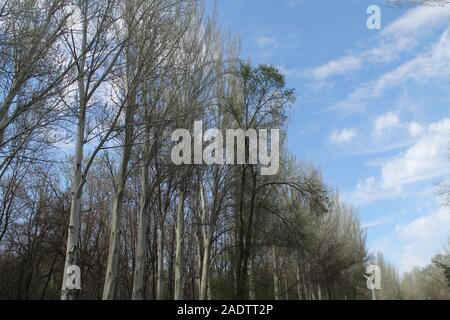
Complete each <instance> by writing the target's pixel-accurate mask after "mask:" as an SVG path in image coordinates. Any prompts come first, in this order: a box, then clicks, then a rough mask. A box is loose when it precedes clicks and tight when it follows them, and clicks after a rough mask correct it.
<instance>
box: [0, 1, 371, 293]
mask: <svg viewBox="0 0 450 320" xmlns="http://www.w3.org/2000/svg"><path fill="white" fill-rule="evenodd" d="M0 29H1V32H0V72H1V77H0V81H1V83H0V90H1V91H0V196H1V199H2V200H1V206H0V270H1V272H0V297H1V298H22V299H32V298H33V299H36V298H52V299H55V298H59V297H61V298H62V299H75V298H84V299H114V298H119V299H130V298H133V299H144V298H145V299H149V298H151V299H182V298H191V299H192V298H198V299H212V298H251V299H254V298H276V299H285V298H286V299H287V298H289V299H290V298H300V299H324V298H328V299H334V298H357V297H362V294H363V293H364V292H365V291H364V281H365V280H364V278H363V276H362V274H363V273H364V264H365V261H366V259H367V254H366V250H365V235H364V232H363V231H362V230H361V228H360V227H359V222H358V218H357V217H356V215H355V214H354V210H353V209H352V208H351V207H348V206H345V205H343V204H342V203H341V202H340V201H339V198H338V196H337V195H336V194H335V192H333V191H332V190H330V189H329V188H327V186H326V185H325V183H324V182H323V180H322V178H321V176H320V172H319V171H318V170H317V169H316V168H314V167H313V166H312V165H307V164H302V163H300V162H299V161H297V160H296V159H294V158H292V157H291V156H290V155H289V154H288V153H287V152H286V151H284V150H285V149H284V146H282V147H281V150H282V152H281V153H282V154H281V169H280V171H279V173H278V174H277V175H275V176H270V177H269V176H262V175H261V174H260V170H261V167H260V166H259V165H255V164H244V163H245V162H246V161H244V162H243V163H241V164H239V165H234V166H232V165H221V164H215V165H206V164H205V165H195V166H193V165H182V166H175V165H174V164H173V163H172V162H171V160H170V156H171V151H172V148H171V147H172V146H173V141H171V133H172V132H173V131H174V130H175V129H178V128H186V129H188V130H191V129H192V126H193V124H194V121H198V120H202V121H203V127H204V130H206V129H209V128H217V130H220V131H221V132H223V131H224V130H226V129H242V130H244V131H245V130H249V129H256V130H258V129H272V128H277V129H281V130H282V132H285V130H284V128H285V120H286V110H287V108H288V107H289V105H291V104H292V102H293V101H294V91H293V90H291V89H287V88H286V86H285V81H284V77H283V75H282V74H280V73H279V71H278V70H277V69H275V68H273V67H271V66H266V65H261V66H257V67H253V66H251V65H250V64H247V63H243V62H241V61H240V60H239V57H238V42H237V40H235V39H233V38H232V37H231V36H224V35H222V34H221V33H220V32H219V31H218V28H217V27H216V24H215V21H214V19H211V18H208V17H207V16H205V14H204V9H203V5H202V4H201V3H200V1H189V0H153V1H146V0H126V1H118V0H73V1H67V0H51V1H35V0H10V1H8V0H3V1H1V3H0ZM282 136H283V137H284V134H282ZM250 142H251V141H250V139H246V140H245V141H241V146H242V147H243V148H244V150H246V155H247V158H248V157H249V150H250V149H251V148H252V147H253V146H251V145H250ZM211 144H214V141H204V147H205V148H206V149H205V152H208V146H211ZM260 147H261V145H260ZM266 148H267V146H266ZM269 149H270V148H269ZM209 150H210V152H211V149H209ZM273 151H274V150H273ZM211 156H212V157H213V158H214V152H213V153H212V154H211ZM73 265H78V266H79V267H80V268H81V272H82V275H81V279H82V290H80V291H78V290H71V289H70V288H68V287H67V279H68V276H69V274H68V273H67V272H66V270H68V267H70V266H73ZM61 284H62V287H61Z"/></svg>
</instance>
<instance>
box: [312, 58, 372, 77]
mask: <svg viewBox="0 0 450 320" xmlns="http://www.w3.org/2000/svg"><path fill="white" fill-rule="evenodd" d="M362 63H363V61H362V60H361V59H360V58H358V57H355V56H347V57H343V58H340V59H337V60H333V61H330V62H328V63H326V64H324V65H322V66H319V67H317V68H314V69H311V70H309V71H307V72H306V75H307V76H308V77H311V78H313V79H315V80H324V79H326V78H329V77H331V76H335V75H342V74H346V73H348V72H351V71H355V70H358V69H360V68H361V65H362Z"/></svg>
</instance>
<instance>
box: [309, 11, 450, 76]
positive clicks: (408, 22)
mask: <svg viewBox="0 0 450 320" xmlns="http://www.w3.org/2000/svg"><path fill="white" fill-rule="evenodd" d="M449 19H450V7H449V6H445V7H426V6H421V7H417V8H414V9H411V10H409V11H407V12H406V13H405V14H404V15H403V16H401V17H400V18H398V19H397V20H395V21H394V22H392V23H391V24H389V25H388V26H387V27H386V28H385V29H384V30H383V31H382V32H381V36H379V37H378V38H375V39H374V40H375V43H376V45H375V46H373V47H372V48H370V49H367V50H363V51H361V52H359V53H355V54H352V55H347V56H345V57H342V58H337V59H335V60H332V61H330V62H327V63H325V64H323V65H321V66H319V67H316V68H314V69H311V70H309V72H307V73H306V74H307V75H308V76H309V77H312V78H314V79H315V80H324V79H327V78H329V77H332V76H336V75H345V74H347V73H348V72H353V71H356V70H359V69H361V68H362V67H363V65H364V62H371V63H380V62H389V61H392V60H394V59H396V58H398V56H399V55H400V54H401V53H403V52H405V51H408V50H411V49H413V48H414V47H416V46H417V45H418V44H419V43H420V41H421V39H422V38H426V36H427V35H428V34H429V33H430V32H431V31H432V30H433V29H435V28H436V27H438V26H441V25H443V24H445V23H448V21H449Z"/></svg>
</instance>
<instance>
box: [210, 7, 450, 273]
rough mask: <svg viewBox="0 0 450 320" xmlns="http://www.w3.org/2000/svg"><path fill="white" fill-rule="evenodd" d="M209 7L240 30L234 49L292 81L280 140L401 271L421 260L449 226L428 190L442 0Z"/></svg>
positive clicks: (442, 68) (436, 169)
mask: <svg viewBox="0 0 450 320" xmlns="http://www.w3.org/2000/svg"><path fill="white" fill-rule="evenodd" d="M207 1H209V0H207ZM212 3H213V2H212V1H210V2H209V4H212ZM371 4H378V5H380V7H381V14H382V16H381V18H382V29H381V30H369V29H368V28H367V26H366V20H367V18H368V17H369V15H368V14H367V13H366V10H367V7H368V6H369V5H371ZM217 7H218V8H217V9H218V10H217V12H218V18H219V24H220V26H221V28H222V30H223V31H231V32H232V33H233V34H239V35H240V39H241V51H242V58H244V59H247V58H248V59H250V60H251V62H252V63H254V64H258V63H271V64H273V65H275V66H277V67H278V68H280V69H281V70H282V71H283V72H284V74H285V75H286V77H287V82H288V86H289V87H293V88H295V89H296V91H297V96H298V99H297V102H296V104H295V106H294V107H293V109H292V110H291V112H290V120H289V138H288V141H289V142H288V143H289V149H290V150H291V152H292V153H294V154H295V155H297V156H298V157H299V158H301V159H305V160H309V161H313V162H314V163H315V164H316V165H318V166H319V167H320V168H321V169H322V171H323V173H324V177H325V180H326V181H327V183H329V185H330V186H332V187H335V188H338V189H339V192H340V194H341V197H342V198H343V199H344V200H345V201H347V202H349V203H352V204H354V205H355V206H356V207H357V208H358V209H359V213H360V216H361V219H362V222H363V224H364V226H365V227H367V228H368V246H369V249H370V250H371V251H372V252H373V251H382V252H383V253H384V255H385V257H386V258H387V259H388V260H390V261H391V262H393V263H394V264H396V266H397V267H398V268H399V270H400V271H406V270H410V269H411V268H412V267H413V266H415V265H418V266H425V265H426V264H428V263H429V262H430V259H431V258H432V256H433V255H434V254H436V253H437V252H438V251H439V250H442V248H443V247H444V245H445V243H446V242H447V237H448V236H449V235H450V211H449V209H443V208H441V199H440V198H439V197H438V195H437V186H438V185H439V184H440V183H443V182H444V181H446V180H448V178H449V177H450V160H449V158H450V151H449V148H448V147H449V145H450V90H449V89H450V6H448V7H444V8H430V7H420V8H412V9H394V8H389V7H386V6H384V4H383V2H381V1H357V0H346V1H335V0H328V1H327V0H314V1H313V0H277V1H275V0H218V1H217Z"/></svg>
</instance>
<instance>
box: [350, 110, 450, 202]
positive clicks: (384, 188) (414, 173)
mask: <svg viewBox="0 0 450 320" xmlns="http://www.w3.org/2000/svg"><path fill="white" fill-rule="evenodd" d="M395 124H396V125H398V126H399V127H401V128H404V129H403V130H405V131H407V132H410V131H411V127H413V128H414V129H413V130H412V132H410V134H414V137H412V138H414V140H415V142H414V143H412V145H411V146H410V147H408V148H407V149H406V150H405V151H404V152H402V153H399V154H397V155H396V156H394V157H392V158H389V159H384V160H383V162H382V163H380V164H379V168H380V170H379V174H378V175H377V176H371V177H368V178H367V179H365V180H364V181H362V182H359V183H358V184H357V185H356V187H355V190H354V191H353V192H352V194H351V200H352V202H353V203H355V204H356V205H365V204H369V203H372V202H375V201H378V200H382V199H393V198H396V197H400V196H402V195H404V194H405V191H406V189H407V188H408V187H410V186H412V185H414V184H415V183H418V182H422V181H427V180H432V179H436V178H440V177H444V176H446V175H448V174H450V166H449V164H448V157H447V153H446V152H445V150H447V149H448V145H449V136H450V118H446V119H443V120H441V121H438V122H435V123H431V124H428V125H422V124H418V123H415V122H412V123H410V124H409V125H408V124H402V123H401V122H400V121H395ZM419 128H420V130H419Z"/></svg>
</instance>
